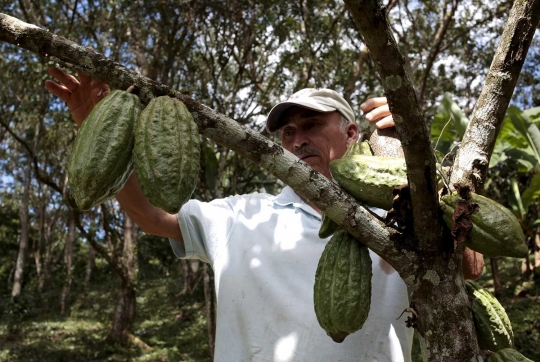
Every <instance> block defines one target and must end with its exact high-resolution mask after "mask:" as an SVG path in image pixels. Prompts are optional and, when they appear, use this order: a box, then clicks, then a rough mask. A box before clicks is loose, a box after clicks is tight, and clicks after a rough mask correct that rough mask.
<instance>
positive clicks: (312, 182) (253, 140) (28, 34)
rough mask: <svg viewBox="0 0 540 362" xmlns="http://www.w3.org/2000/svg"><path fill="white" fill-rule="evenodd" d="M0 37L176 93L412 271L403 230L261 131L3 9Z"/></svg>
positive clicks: (226, 138) (216, 137)
mask: <svg viewBox="0 0 540 362" xmlns="http://www.w3.org/2000/svg"><path fill="white" fill-rule="evenodd" d="M0 40H2V41H6V42H9V43H11V44H15V45H17V46H19V47H22V48H25V49H27V50H30V51H33V52H36V53H38V54H42V55H54V56H55V57H57V58H58V59H59V60H60V61H61V62H64V64H66V65H68V66H69V67H70V68H71V69H73V70H76V71H81V72H83V73H85V74H87V75H89V76H91V77H93V78H95V79H97V80H101V81H104V82H106V83H107V84H109V85H110V86H112V87H114V88H119V89H127V88H128V87H129V86H131V85H135V89H136V90H135V93H137V95H138V96H139V98H141V101H142V102H144V103H147V102H149V101H150V100H151V99H152V98H154V97H157V96H162V95H168V96H172V97H176V98H178V99H180V100H181V101H182V102H183V103H184V104H185V105H186V107H187V108H188V109H189V111H190V112H191V113H192V115H193V118H194V120H195V122H196V123H197V125H198V127H199V132H200V133H202V134H203V135H204V136H206V137H208V138H210V139H212V140H213V141H215V142H216V143H219V144H221V145H223V146H225V147H227V148H230V149H232V150H234V151H236V152H237V153H239V154H240V155H242V156H244V157H246V158H247V159H249V160H251V161H253V162H255V163H257V164H259V165H260V166H261V167H263V168H265V169H266V170H267V171H268V172H270V173H272V174H273V175H275V176H276V177H277V178H279V179H280V180H282V181H283V182H284V183H286V184H287V185H289V186H290V187H291V188H293V189H294V190H295V191H296V192H297V193H298V194H299V195H300V196H302V197H304V198H305V199H307V200H309V201H310V202H312V203H313V204H314V205H315V206H316V207H317V208H319V209H320V210H322V211H324V212H325V213H326V214H327V215H328V216H329V217H330V218H331V219H333V220H334V221H335V222H337V223H338V224H339V225H341V226H342V227H343V228H345V229H346V230H347V231H348V232H350V233H351V234H352V235H353V236H354V237H356V238H358V239H359V240H361V241H362V242H363V243H364V244H366V245H367V246H368V247H369V248H370V249H371V250H373V251H374V252H375V253H377V254H378V255H380V256H381V257H382V258H384V259H385V260H386V261H387V262H388V263H389V264H390V265H392V266H393V267H394V269H396V270H397V271H398V272H399V273H400V274H401V275H402V276H406V275H410V274H412V273H413V272H414V269H415V268H416V267H417V261H418V257H417V254H416V253H415V252H413V251H412V250H413V249H414V247H413V246H412V245H410V243H407V242H405V241H404V236H403V235H402V234H400V233H399V232H397V231H396V230H394V229H393V228H389V227H386V226H385V225H384V223H383V222H382V221H380V220H379V219H378V218H376V217H375V216H373V215H371V213H370V212H369V211H367V210H366V209H365V208H364V207H363V206H361V205H360V204H358V202H357V201H356V200H355V199H354V198H353V197H352V196H350V195H349V194H347V193H345V192H344V191H343V190H342V189H341V188H340V187H339V186H338V185H337V184H335V183H334V182H332V181H330V180H328V179H327V178H326V177H324V176H323V175H321V174H320V173H318V172H316V171H314V170H313V169H312V168H311V167H310V166H309V165H308V164H306V163H305V162H303V161H301V160H300V159H299V158H298V157H296V156H295V155H293V154H292V153H291V152H289V151H287V150H285V149H283V148H282V147H281V146H279V145H277V144H275V143H274V142H272V141H270V140H269V139H267V138H265V137H264V136H262V135H261V134H259V133H256V132H254V131H253V130H251V129H249V128H245V127H243V126H241V125H239V124H238V123H237V122H235V121H234V120H233V119H231V118H228V117H226V116H224V115H222V114H220V113H217V112H216V111H214V110H212V109H210V108H208V107H206V106H204V105H201V104H199V103H197V102H196V101H195V100H193V99H191V98H189V97H187V96H185V95H183V94H180V93H179V92H177V91H176V90H174V89H172V88H170V87H167V86H165V85H162V84H159V83H157V82H155V81H153V80H151V79H148V78H146V77H143V76H141V75H140V74H138V73H136V72H135V71H133V70H130V69H127V68H125V67H123V66H122V65H120V64H118V63H116V62H114V61H112V60H110V59H107V58H105V57H103V56H102V55H101V54H98V53H95V52H92V51H90V50H88V49H87V48H85V47H83V46H80V45H78V44H76V43H74V42H72V41H69V40H67V39H65V38H62V37H59V36H55V35H53V34H51V33H49V32H47V31H45V30H42V29H40V28H38V27H36V26H33V25H30V24H26V23H23V22H21V21H20V20H18V19H15V18H13V17H10V16H7V15H4V14H0ZM426 132H427V131H426ZM98 251H99V250H98Z"/></svg>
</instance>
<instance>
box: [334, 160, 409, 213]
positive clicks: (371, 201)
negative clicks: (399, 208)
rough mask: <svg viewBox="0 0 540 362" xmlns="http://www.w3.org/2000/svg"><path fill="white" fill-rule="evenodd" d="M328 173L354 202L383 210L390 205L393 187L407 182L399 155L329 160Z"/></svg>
mask: <svg viewBox="0 0 540 362" xmlns="http://www.w3.org/2000/svg"><path fill="white" fill-rule="evenodd" d="M330 173H331V174H332V177H333V178H334V180H336V181H337V183H338V184H339V185H340V186H341V187H343V188H344V189H345V190H346V191H347V192H348V193H350V194H351V195H352V196H354V197H355V198H356V199H357V200H358V201H360V202H363V203H365V204H367V205H369V206H375V207H379V208H381V209H385V210H389V209H390V208H392V200H393V198H394V195H393V194H392V191H393V189H394V187H397V186H401V185H405V184H407V167H406V165H405V159H403V158H389V157H378V156H369V155H350V156H344V157H342V158H340V159H338V160H334V161H332V162H330Z"/></svg>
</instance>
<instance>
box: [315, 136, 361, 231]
mask: <svg viewBox="0 0 540 362" xmlns="http://www.w3.org/2000/svg"><path fill="white" fill-rule="evenodd" d="M352 155H367V156H369V155H371V149H370V148H369V143H367V142H359V143H353V144H352V145H350V146H349V147H347V151H346V152H345V154H344V155H343V157H347V156H352ZM321 218H322V225H321V228H320V229H319V237H320V238H321V239H325V238H327V237H329V236H331V235H332V234H333V233H335V232H336V231H337V230H338V229H340V227H339V225H338V224H336V223H335V222H334V220H332V219H330V218H329V217H328V216H326V215H325V214H324V212H323V213H322V216H321Z"/></svg>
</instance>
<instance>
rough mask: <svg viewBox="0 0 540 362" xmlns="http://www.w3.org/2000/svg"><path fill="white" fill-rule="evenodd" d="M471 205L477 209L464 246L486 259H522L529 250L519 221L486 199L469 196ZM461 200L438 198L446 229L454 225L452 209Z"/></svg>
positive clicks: (455, 195)
mask: <svg viewBox="0 0 540 362" xmlns="http://www.w3.org/2000/svg"><path fill="white" fill-rule="evenodd" d="M471 196H472V202H474V203H476V204H478V206H479V207H480V208H479V210H478V212H475V213H474V214H472V215H471V219H472V222H473V227H472V229H471V233H470V234H469V237H468V238H467V240H466V241H465V246H467V247H468V248H470V249H472V250H474V251H477V252H479V253H482V254H484V255H487V256H490V257H499V256H508V257H513V258H525V257H527V255H528V253H529V251H528V248H527V244H525V235H524V234H523V229H522V228H521V225H520V223H519V220H518V219H517V218H516V217H515V216H514V214H512V212H511V211H510V210H508V209H507V208H505V207H504V206H502V205H501V204H499V203H497V202H495V201H493V200H490V199H488V198H487V197H484V196H481V195H477V194H474V193H473V194H471ZM460 200H461V198H460V197H459V196H458V195H457V194H455V193H454V194H451V195H445V196H443V197H442V198H441V202H440V207H441V209H442V211H443V219H444V221H445V223H446V225H447V226H448V227H449V228H452V226H453V224H454V222H453V220H452V217H453V216H454V210H455V209H456V205H457V203H458V202H459V201H460Z"/></svg>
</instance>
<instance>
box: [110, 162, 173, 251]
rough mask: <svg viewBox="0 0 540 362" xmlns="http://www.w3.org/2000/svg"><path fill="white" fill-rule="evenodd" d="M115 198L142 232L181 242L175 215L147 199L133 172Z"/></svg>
mask: <svg viewBox="0 0 540 362" xmlns="http://www.w3.org/2000/svg"><path fill="white" fill-rule="evenodd" d="M116 199H117V200H118V202H119V203H120V206H122V209H124V211H126V212H127V213H128V214H129V216H131V218H132V219H133V220H134V221H135V222H136V223H137V225H139V227H140V228H141V229H142V230H143V231H144V232H146V233H148V234H153V235H157V236H164V237H167V238H173V239H175V240H178V241H180V242H183V239H182V233H181V232H180V227H179V226H178V222H177V220H176V215H171V214H168V213H166V212H165V211H163V210H161V209H159V208H157V207H155V206H153V205H152V204H151V203H150V202H149V201H148V199H147V198H146V197H145V196H144V194H143V193H142V190H141V187H140V186H139V182H138V181H137V176H136V175H135V172H133V174H132V175H131V176H130V177H129V179H128V181H127V182H126V184H125V185H124V188H123V189H122V190H121V191H120V192H119V193H118V195H116Z"/></svg>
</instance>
